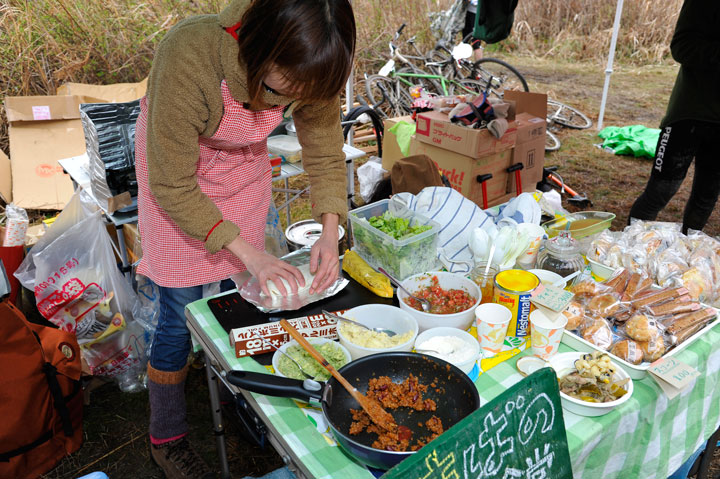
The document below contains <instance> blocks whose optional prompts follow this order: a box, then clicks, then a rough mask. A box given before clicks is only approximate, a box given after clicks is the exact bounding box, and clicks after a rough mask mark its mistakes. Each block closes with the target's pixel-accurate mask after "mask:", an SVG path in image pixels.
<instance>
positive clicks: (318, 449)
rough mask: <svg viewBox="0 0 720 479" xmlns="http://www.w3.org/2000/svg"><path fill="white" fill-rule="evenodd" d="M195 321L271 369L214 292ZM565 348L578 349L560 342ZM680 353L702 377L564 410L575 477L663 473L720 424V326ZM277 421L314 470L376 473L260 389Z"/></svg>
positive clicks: (489, 394)
mask: <svg viewBox="0 0 720 479" xmlns="http://www.w3.org/2000/svg"><path fill="white" fill-rule="evenodd" d="M188 310H189V312H190V314H191V316H192V319H190V321H191V322H192V323H194V324H195V325H196V326H197V327H198V329H201V330H202V333H203V334H204V335H205V336H206V338H204V339H205V340H206V341H210V342H211V343H212V345H213V347H214V349H215V351H213V353H214V354H220V355H221V356H222V361H221V362H223V363H224V366H223V367H229V368H231V369H244V370H248V371H260V372H265V371H266V369H265V368H264V367H263V366H261V365H260V364H258V363H257V362H256V361H254V360H253V359H251V358H247V357H245V358H236V357H235V352H234V350H233V349H232V348H231V346H230V341H229V338H228V334H227V333H226V332H225V330H224V329H223V328H222V326H220V324H219V323H218V322H217V320H216V319H215V317H214V316H213V314H212V313H211V312H210V309H209V307H208V305H207V299H204V300H200V301H196V302H194V303H192V304H190V305H188ZM560 351H561V352H564V351H571V349H570V348H568V347H567V346H565V345H561V347H560ZM525 354H528V353H527V352H525V353H521V354H520V355H518V356H515V357H513V358H511V359H509V360H507V361H505V362H503V363H500V364H499V365H497V366H495V367H494V368H492V369H490V370H489V371H487V372H485V373H483V374H481V375H480V377H479V378H478V380H477V381H476V385H477V387H478V390H479V391H480V397H481V400H482V404H485V403H487V402H489V401H490V400H492V399H493V398H494V397H496V396H497V395H499V394H500V393H501V392H502V391H504V390H505V389H507V388H508V387H510V386H511V385H513V384H515V383H516V382H517V381H519V380H520V379H521V376H520V374H519V373H518V372H517V370H516V369H515V362H516V361H517V359H518V358H519V357H521V356H523V355H525ZM676 358H677V359H678V360H680V361H682V362H684V363H686V364H688V365H690V366H692V367H694V368H695V369H697V370H698V371H700V372H701V373H702V375H701V376H700V377H699V378H698V379H697V380H696V382H695V384H694V385H693V386H692V387H691V388H688V389H687V390H685V391H683V392H682V393H681V394H679V395H678V396H676V397H675V398H673V399H672V400H668V398H667V396H665V394H663V393H662V391H661V389H660V387H659V386H657V385H656V384H655V382H654V381H653V379H651V378H649V377H647V378H645V379H643V380H640V381H635V391H634V393H633V396H632V398H630V400H629V401H628V402H626V403H625V404H623V405H622V406H620V407H618V408H617V409H615V410H613V411H611V412H610V413H609V414H606V415H604V416H600V417H582V416H578V415H576V414H573V413H571V412H568V411H565V410H563V415H564V418H565V426H566V428H567V439H568V446H569V449H570V457H571V459H572V469H573V475H574V477H575V478H576V479H581V478H588V479H595V478H603V479H613V478H619V479H623V478H633V479H634V478H644V479H664V478H666V477H667V476H668V475H670V474H671V473H672V472H674V471H675V470H676V469H677V468H678V467H680V465H681V464H682V463H683V462H684V461H685V460H686V459H687V458H688V457H689V456H690V454H692V453H693V452H694V451H696V450H697V449H698V448H699V447H700V445H701V444H703V442H704V441H706V440H707V439H708V438H709V437H710V435H711V434H712V433H713V432H714V431H715V430H716V429H717V428H718V426H719V425H720V327H718V325H717V324H716V325H715V327H714V328H713V329H711V330H710V331H708V332H707V334H705V335H704V336H703V337H701V338H700V339H699V340H698V341H697V342H696V343H695V344H693V345H691V346H690V347H688V348H686V349H685V350H684V351H682V352H680V353H679V354H677V356H676ZM254 397H255V399H256V400H257V402H258V404H259V405H260V408H261V409H262V413H263V414H265V415H266V416H267V418H268V421H269V423H270V425H271V427H272V428H273V429H275V430H276V431H277V432H278V434H279V435H280V436H282V439H283V440H284V441H285V442H287V444H288V447H289V448H291V449H292V450H293V451H294V452H295V454H296V455H297V456H298V458H299V459H300V461H302V462H303V465H304V467H305V468H306V469H307V470H308V471H310V474H311V476H312V477H314V478H318V479H320V478H328V479H330V478H338V477H342V478H343V479H354V478H358V479H360V478H362V479H370V478H372V477H373V475H372V474H371V473H370V472H369V471H368V470H367V469H366V468H365V467H363V466H362V465H360V464H359V463H356V462H354V461H353V460H352V459H350V458H349V457H348V456H347V455H345V454H344V453H343V452H342V451H341V450H340V448H339V447H337V446H335V445H333V444H332V441H329V440H328V439H327V438H326V437H325V436H324V435H323V434H321V433H320V432H318V430H317V428H316V426H315V424H313V423H312V422H311V421H310V420H308V417H307V416H306V415H305V414H304V413H303V411H302V409H301V408H299V407H298V406H297V404H296V403H295V402H294V401H292V400H290V399H285V398H275V397H269V396H262V395H254Z"/></svg>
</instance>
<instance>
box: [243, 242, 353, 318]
mask: <svg viewBox="0 0 720 479" xmlns="http://www.w3.org/2000/svg"><path fill="white" fill-rule="evenodd" d="M280 259H281V260H283V261H286V262H287V263H289V264H291V265H293V266H295V267H300V266H303V265H307V264H309V263H310V248H303V249H300V250H298V251H294V252H292V253H290V254H287V255H285V256H283V257H282V258H280ZM233 280H235V282H236V284H237V283H238V279H237V278H235V277H233ZM348 283H349V281H348V280H347V279H345V278H344V277H343V276H342V275H341V274H340V270H339V269H338V279H337V280H336V281H335V282H334V283H333V284H332V285H330V287H329V288H328V289H326V290H325V291H322V292H319V293H315V294H310V293H309V292H305V293H299V294H294V295H289V296H283V297H279V296H275V297H273V296H266V295H265V294H263V292H262V290H261V289H260V283H259V282H258V280H257V279H256V278H255V277H251V278H250V279H249V280H247V281H245V282H244V283H243V284H242V285H241V284H238V290H239V291H240V296H242V297H243V299H245V300H246V301H247V302H249V303H250V304H252V305H254V306H255V307H256V308H258V309H259V310H260V311H262V312H263V313H277V312H280V311H294V310H297V309H300V308H302V307H304V306H307V305H308V304H310V303H314V302H316V301H320V300H321V299H325V298H329V297H331V296H335V295H336V294H337V293H339V292H340V291H342V290H343V288H345V286H347V285H348Z"/></svg>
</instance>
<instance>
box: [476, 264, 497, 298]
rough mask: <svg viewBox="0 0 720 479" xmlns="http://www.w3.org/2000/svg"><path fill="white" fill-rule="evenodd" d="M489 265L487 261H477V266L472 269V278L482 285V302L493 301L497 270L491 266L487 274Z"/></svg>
mask: <svg viewBox="0 0 720 479" xmlns="http://www.w3.org/2000/svg"><path fill="white" fill-rule="evenodd" d="M486 267H487V262H486V261H481V262H479V263H475V267H474V268H473V270H472V271H470V279H472V280H473V281H474V282H475V284H477V285H478V286H479V287H480V292H481V293H482V298H481V299H480V304H484V303H492V298H493V289H494V288H495V275H496V274H497V270H496V269H495V268H493V267H492V266H490V269H488V271H487V274H485V268H486Z"/></svg>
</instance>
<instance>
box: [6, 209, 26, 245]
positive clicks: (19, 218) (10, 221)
mask: <svg viewBox="0 0 720 479" xmlns="http://www.w3.org/2000/svg"><path fill="white" fill-rule="evenodd" d="M5 220H6V221H5V234H4V235H3V238H2V241H0V245H2V246H23V245H24V244H25V233H26V232H27V229H28V224H29V223H30V221H29V220H28V215H27V211H25V209H24V208H21V207H19V206H15V205H14V204H12V203H10V204H9V205H7V207H6V208H5Z"/></svg>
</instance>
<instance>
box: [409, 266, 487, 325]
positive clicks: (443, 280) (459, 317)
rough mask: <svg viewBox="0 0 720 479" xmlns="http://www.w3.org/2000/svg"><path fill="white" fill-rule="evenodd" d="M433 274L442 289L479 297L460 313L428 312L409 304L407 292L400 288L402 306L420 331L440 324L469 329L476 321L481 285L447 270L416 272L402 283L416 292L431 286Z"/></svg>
mask: <svg viewBox="0 0 720 479" xmlns="http://www.w3.org/2000/svg"><path fill="white" fill-rule="evenodd" d="M433 276H437V278H438V284H439V285H440V287H441V288H442V289H445V290H447V289H462V290H465V291H466V292H468V293H469V294H470V295H471V296H472V297H474V298H477V299H476V301H475V303H474V304H473V305H472V306H471V307H469V308H468V309H466V310H465V311H460V312H459V313H452V314H434V313H426V312H424V311H418V310H417V309H414V308H411V307H410V306H408V304H407V303H406V302H405V299H407V297H408V296H407V294H405V292H404V291H403V290H401V289H399V288H398V291H397V296H398V303H400V308H402V309H403V310H405V311H407V312H408V313H410V314H411V315H412V316H413V317H414V318H415V319H416V320H417V323H418V326H419V327H420V331H425V330H426V329H430V328H437V327H440V326H446V327H449V328H458V329H463V330H465V331H467V329H468V328H469V327H470V326H471V325H472V323H473V322H474V321H475V308H477V306H478V305H479V304H480V300H481V293H480V287H479V286H478V285H477V284H475V282H474V281H473V280H471V279H468V278H466V277H464V276H462V275H459V274H455V273H448V272H446V271H438V272H434V273H421V274H416V275H414V276H411V277H409V278H406V279H405V280H404V281H403V282H402V285H403V287H404V288H405V289H407V290H408V291H410V292H411V293H414V292H416V291H417V290H419V289H421V288H423V287H425V286H430V284H431V279H432V277H433Z"/></svg>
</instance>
